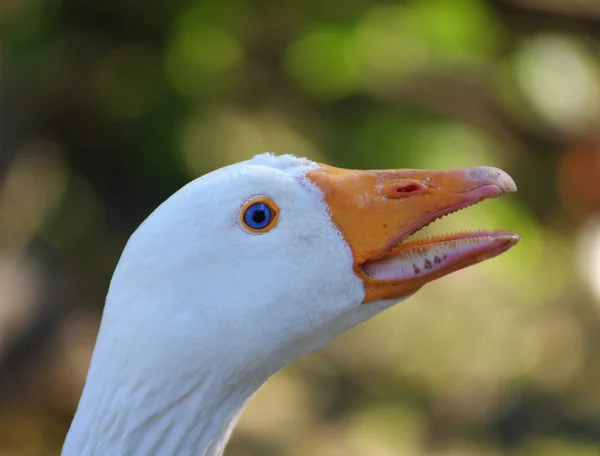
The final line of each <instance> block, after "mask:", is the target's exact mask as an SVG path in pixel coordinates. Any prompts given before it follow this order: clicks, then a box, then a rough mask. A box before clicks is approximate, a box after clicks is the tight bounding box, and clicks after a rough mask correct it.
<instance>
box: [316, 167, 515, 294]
mask: <svg viewBox="0 0 600 456" xmlns="http://www.w3.org/2000/svg"><path fill="white" fill-rule="evenodd" d="M307 177H308V179H309V180H311V181H312V182H313V183H314V184H316V185H317V186H318V187H319V188H321V190H322V191H323V194H324V198H325V202H326V203H327V204H328V205H329V208H330V210H331V217H332V220H333V222H334V223H335V224H336V226H337V227H338V229H339V230H340V232H341V233H342V235H343V236H344V239H345V240H346V242H347V243H348V245H349V246H350V248H351V250H352V255H353V259H354V271H355V273H356V274H357V275H358V276H359V277H360V278H361V279H362V281H363V283H364V287H365V299H364V302H365V303H368V302H372V301H376V300H379V299H399V298H402V297H404V296H407V295H409V294H412V293H414V292H415V291H417V290H418V289H419V288H421V287H422V286H423V285H425V284H426V283H428V282H431V281H433V280H435V279H438V278H440V277H443V276H445V275H448V274H450V273H451V272H454V271H457V270H459V269H462V268H465V267H467V266H470V265H473V264H475V263H479V262H481V261H483V260H485V259H488V258H492V257H495V256H497V255H499V254H501V253H503V252H505V251H507V250H508V249H509V248H511V247H512V246H514V245H515V244H516V243H517V242H518V241H519V240H520V237H519V235H517V234H515V233H512V232H509V231H472V232H465V233H455V234H448V235H444V236H436V237H431V238H427V239H420V240H411V241H406V238H407V237H409V236H410V235H411V234H413V233H415V232H416V231H418V230H420V229H421V228H423V227H424V226H425V225H428V224H429V223H431V222H432V221H434V220H436V219H438V218H440V217H442V216H444V215H447V214H450V213H452V212H455V211H457V210H459V209H463V208H465V207H467V206H471V205H473V204H476V203H478V202H480V201H482V200H484V199H487V198H493V197H497V196H500V195H502V194H504V193H508V192H514V191H516V189H517V188H516V185H515V183H514V181H513V180H512V179H511V178H510V176H509V175H508V174H506V173H505V172H504V171H501V170H499V169H496V168H491V167H480V168H470V169H456V170H449V171H422V170H411V169H403V170H385V171H383V170H382V171H354V170H345V169H340V168H334V167H332V166H328V165H323V164H320V168H319V169H316V170H314V171H310V172H309V173H308V175H307Z"/></svg>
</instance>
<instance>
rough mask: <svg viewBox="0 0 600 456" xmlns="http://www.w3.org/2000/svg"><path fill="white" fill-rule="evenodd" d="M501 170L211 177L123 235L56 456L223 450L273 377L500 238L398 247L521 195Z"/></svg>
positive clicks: (452, 238) (303, 166) (302, 164)
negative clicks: (478, 208)
mask: <svg viewBox="0 0 600 456" xmlns="http://www.w3.org/2000/svg"><path fill="white" fill-rule="evenodd" d="M515 190H516V187H515V184H514V182H513V181H512V179H511V178H510V177H509V176H508V175H507V174H506V173H504V172H503V171H500V170H498V169H495V168H489V167H480V168H472V169H458V170H451V171H420V170H387V171H354V170H344V169H339V168H334V167H331V166H327V165H324V164H319V163H315V162H312V161H309V160H306V159H299V158H295V157H293V156H279V157H276V156H273V155H270V154H264V155H259V156H257V157H255V158H254V159H252V160H249V161H246V162H242V163H238V164H235V165H232V166H229V167H226V168H222V169H220V170H217V171H214V172H212V173H210V174H207V175H205V176H203V177H201V178H199V179H197V180H195V181H193V182H191V183H190V184H188V185H187V186H186V187H184V188H183V189H181V190H180V191H179V192H177V193H176V194H175V195H173V196H172V197H171V198H169V199H168V200H167V201H166V202H165V203H163V204H162V205H161V206H160V207H159V208H158V209H157V210H156V211H155V212H154V213H153V214H152V215H151V216H150V217H149V218H148V219H147V220H146V221H145V222H144V223H143V224H142V225H141V226H140V227H139V229H138V230H137V231H136V232H135V233H134V234H133V235H132V237H131V239H130V240H129V242H128V244H127V246H126V248H125V250H124V252H123V254H122V257H121V259H120V261H119V264H118V266H117V268H116V271H115V273H114V276H113V279H112V282H111V285H110V289H109V293H108V296H107V300H106V306H105V310H104V314H103V318H102V323H101V328H100V332H99V335H98V339H97V343H96V347H95V350H94V354H93V357H92V362H91V366H90V370H89V373H88V377H87V382H86V386H85V388H84V392H83V395H82V398H81V401H80V405H79V408H78V411H77V414H76V416H75V419H74V421H73V424H72V427H71V430H70V431H69V435H68V437H67V441H66V443H65V447H64V450H63V454H64V455H78V456H86V455H92V454H94V455H96V454H98V455H100V454H111V455H120V454H123V455H125V454H126V455H130V454H132V455H133V454H140V455H146V454H165V455H170V454H201V455H203V454H204V455H217V454H221V452H222V451H223V448H224V445H225V443H226V441H227V438H228V436H229V434H230V432H231V430H232V428H233V425H234V424H235V421H236V419H237V417H238V416H239V413H240V410H241V409H242V408H243V406H244V404H245V403H246V402H247V400H248V399H249V398H250V397H251V396H252V394H253V393H254V392H255V391H256V390H257V389H258V388H259V387H260V386H261V385H262V384H263V383H264V382H265V381H266V380H267V379H268V378H269V377H270V376H271V375H273V374H274V373H276V372H277V371H278V370H280V369H281V368H283V367H284V366H286V365H288V364H290V363H291V362H293V361H294V360H295V359H297V358H300V357H301V356H303V355H305V354H307V353H310V352H312V351H314V350H316V349H318V348H320V347H322V346H324V345H326V344H327V343H328V342H330V341H331V340H332V339H333V338H335V337H336V336H338V335H339V334H340V333H342V332H343V331H345V330H347V329H349V328H351V327H353V326H355V325H357V324H359V323H360V322H362V321H365V320H366V319H368V318H370V317H372V316H374V315H376V314H377V313H379V312H381V311H382V310H384V309H386V308H388V307H390V306H391V305H393V304H395V303H397V302H399V301H402V300H403V299H405V298H407V297H409V296H410V295H412V294H414V293H415V292H417V291H418V290H419V289H420V288H421V287H423V286H424V285H426V284H427V283H429V282H431V281H433V280H435V279H437V278H440V277H442V276H445V275H447V274H450V273H452V272H454V271H457V270H459V269H461V268H464V267H467V266H470V265H473V264H475V263H478V262H480V261H483V260H485V259H487V258H491V257H493V256H496V255H499V254H500V253H502V252H504V251H506V250H508V249H509V248H510V247H512V246H513V245H514V244H515V243H516V242H517V241H518V239H519V237H518V236H517V235H516V234H514V233H511V232H508V231H471V232H464V233H455V234H449V235H444V236H438V237H433V238H427V239H421V240H407V238H408V237H409V236H411V235H412V234H414V233H415V232H416V231H418V230H419V229H421V228H422V227H424V226H425V225H427V224H429V223H431V222H432V221H434V220H436V219H437V218H440V217H442V216H444V215H447V214H449V213H451V212H454V211H457V210H459V209H462V208H464V207H467V206H469V205H472V204H475V203H477V202H479V201H482V200H484V199H486V198H491V197H496V196H499V195H501V194H503V193H507V192H512V191H515Z"/></svg>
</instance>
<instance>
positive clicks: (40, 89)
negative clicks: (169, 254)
mask: <svg viewBox="0 0 600 456" xmlns="http://www.w3.org/2000/svg"><path fill="white" fill-rule="evenodd" d="M599 50H600V3H599V2H598V1H597V0H563V1H561V0H552V1H551V0H496V1H487V2H486V1H484V0H406V1H383V0H380V1H367V0H345V1H329V2H326V1H314V0H304V1H303V2H300V1H291V0H280V1H278V2H268V1H250V0H221V1H219V0H195V1H188V0H172V1H165V0H147V1H145V2H142V1H134V0H85V1H82V0H0V245H1V247H0V249H1V250H0V290H1V291H0V455H2V456H7V455H10V456H13V455H14V456H29V455H31V456H38V455H39V456H41V455H48V456H50V455H57V454H59V449H60V446H61V442H62V439H63V438H64V435H65V433H66V431H67V429H68V426H69V422H70V419H71V417H72V414H73V412H74V409H75V407H76V404H77V400H78V397H79V394H80V391H81V388H82V384H83V380H84V376H85V372H86V369H87V363H88V360H89V356H90V353H91V349H92V346H93V342H94V337H95V333H96V331H97V327H98V322H99V315H100V312H101V309H102V304H103V299H104V295H105V293H106V289H107V286H108V282H109V280H110V276H111V273H112V270H113V268H114V265H115V264H116V262H117V260H118V257H119V254H120V252H121V249H122V248H123V246H124V244H125V242H126V240H127V238H128V236H129V235H130V233H131V232H132V231H133V230H134V229H135V228H136V227H137V225H138V224H139V223H140V222H141V221H142V220H143V219H144V218H145V217H146V216H147V215H148V214H149V213H150V212H151V211H152V210H153V209H154V208H155V207H156V206H157V205H158V204H159V203H160V202H162V201H163V200H164V199H165V198H166V197H168V196H169V195H170V194H171V193H172V192H174V191H175V190H177V189H178V188H179V187H181V186H182V185H183V184H184V183H186V182H187V181H189V180H190V179H192V178H195V177H197V176H200V175H202V174H203V173H205V172H207V171H210V170H212V169H214V168H217V167H220V166H222V165H226V164H229V163H232V162H236V161H240V160H243V159H246V158H248V157H250V156H252V155H254V154H256V153H260V152H263V151H272V152H277V153H293V154H296V155H301V156H308V157H310V158H313V159H317V160H321V161H325V162H328V163H330V164H333V165H337V166H344V167H353V168H394V167H415V168H444V167H463V166H478V165H493V166H498V167H501V168H503V169H505V170H506V171H508V172H509V173H510V174H511V175H513V176H514V177H515V179H516V181H517V183H518V185H519V193H518V194H517V195H510V196H508V197H505V198H502V199H500V200H494V201H489V202H486V203H485V204H483V205H481V206H478V207H476V208H472V209H469V210H468V211H464V212H460V213H459V214H456V215H455V216H453V217H451V218H447V219H444V220H443V221H440V222H438V223H436V224H435V226H434V227H433V228H432V229H431V230H432V231H433V232H440V231H443V230H450V229H457V228H465V227H482V228H499V227H502V228H507V229H512V230H515V231H517V232H519V233H521V234H522V236H523V241H522V242H521V244H519V246H518V247H517V248H515V249H513V250H512V251H511V252H509V253H508V254H506V255H504V256H502V257H501V258H499V259H496V260H494V261H491V262H488V263H486V264H483V265H480V266H477V267H474V268H471V269H468V270H466V271H462V272H460V273H456V274H454V275H452V276H450V277H446V278H444V279H442V280H440V281H439V282H436V283H434V284H432V285H430V286H428V287H426V288H425V289H424V290H423V291H422V292H421V293H419V294H418V295H417V296H416V297H414V298H412V299H411V300H409V301H408V302H405V303H404V304H402V305H400V306H398V307H396V308H395V309H393V310H391V311H389V312H387V313H386V314H385V315H382V316H380V317H378V318H376V319H374V320H373V321H370V322H368V323H367V324H364V325H362V326H361V327H359V328H356V329H355V330H352V331H351V332H349V333H348V334H345V335H343V336H342V337H340V338H339V339H338V340H336V341H335V342H334V343H333V344H331V345H330V346H328V347H327V348H325V349H323V350H321V351H320V352H318V353H316V354H314V355H312V356H310V357H308V358H307V359H305V360H302V361H301V362H299V363H296V364H295V365H293V366H292V367H290V368H288V369H286V370H285V371H284V372H282V373H280V374H279V375H277V376H276V377H274V378H273V379H272V380H271V381H270V382H269V383H268V385H267V386H266V387H265V388H264V389H262V390H261V391H260V393H259V394H258V395H257V397H256V398H255V399H254V400H253V402H252V403H251V405H250V406H249V408H248V410H247V411H246V413H245V414H244V415H243V418H242V420H241V423H240V426H239V428H238V429H237V431H236V432H235V434H234V438H233V441H232V442H231V444H230V446H229V448H228V453H227V454H228V455H231V456H253V455H262V456H270V455H272V456H280V455H281V456H294V455H307V454H315V455H324V456H337V455H350V456H352V455H366V454H367V455H371V456H387V455H435V456H458V455H461V456H462V455H493V456H500V455H507V456H509V455H510V456H525V455H527V456H562V455H573V456H588V455H597V454H600V345H599V344H600V313H599V311H600V307H599V306H600V216H599V212H600V185H599V182H600V136H599V135H600V133H599V132H600V129H599V128H598V125H599V119H600V54H599Z"/></svg>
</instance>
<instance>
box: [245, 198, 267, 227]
mask: <svg viewBox="0 0 600 456" xmlns="http://www.w3.org/2000/svg"><path fill="white" fill-rule="evenodd" d="M273 216H274V213H273V211H272V209H271V208H270V207H269V206H268V205H267V204H265V203H254V204H251V205H250V206H248V208H247V209H246V211H245V212H244V217H243V218H244V223H245V224H246V226H248V227H249V228H251V229H253V230H262V229H264V228H266V227H268V226H269V224H270V223H271V221H272V220H273Z"/></svg>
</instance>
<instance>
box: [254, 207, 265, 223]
mask: <svg viewBox="0 0 600 456" xmlns="http://www.w3.org/2000/svg"><path fill="white" fill-rule="evenodd" d="M266 219H267V214H265V211H263V210H260V209H259V210H256V211H254V214H252V220H253V221H254V222H255V223H258V224H260V223H263V222H264V221H265V220H266Z"/></svg>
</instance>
